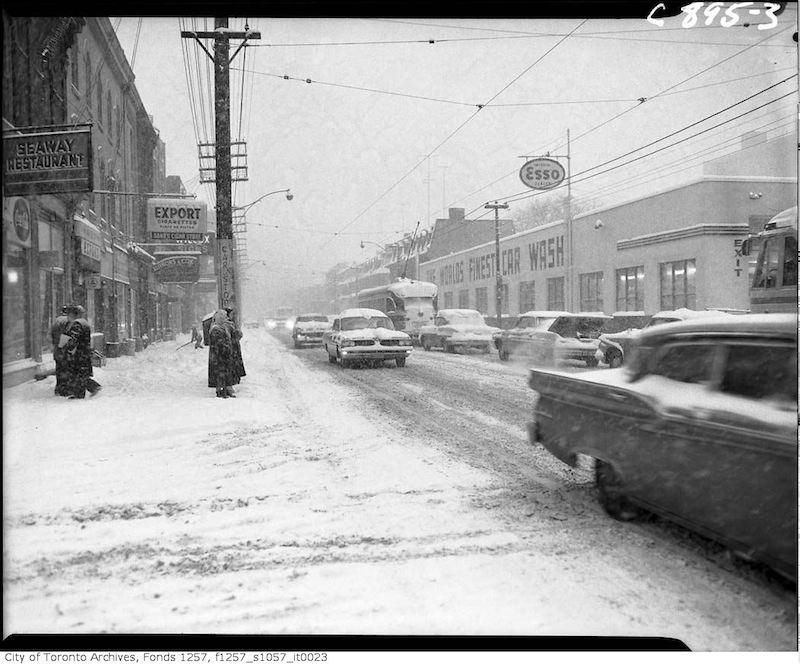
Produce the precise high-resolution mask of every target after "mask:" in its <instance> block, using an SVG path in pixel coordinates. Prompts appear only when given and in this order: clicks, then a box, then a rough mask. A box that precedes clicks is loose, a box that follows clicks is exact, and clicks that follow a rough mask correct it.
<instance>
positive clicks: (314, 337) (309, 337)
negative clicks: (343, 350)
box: [294, 332, 322, 344]
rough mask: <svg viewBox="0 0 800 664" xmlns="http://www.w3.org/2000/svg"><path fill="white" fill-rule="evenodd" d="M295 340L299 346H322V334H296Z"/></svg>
mask: <svg viewBox="0 0 800 664" xmlns="http://www.w3.org/2000/svg"><path fill="white" fill-rule="evenodd" d="M294 339H295V341H296V342H297V343H299V344H321V343H322V332H320V333H319V334H296V335H295V337H294Z"/></svg>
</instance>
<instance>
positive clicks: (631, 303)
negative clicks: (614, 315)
mask: <svg viewBox="0 0 800 664" xmlns="http://www.w3.org/2000/svg"><path fill="white" fill-rule="evenodd" d="M667 308H672V307H667ZM617 311H644V265H637V266H636V267H624V268H622V269H620V270H617Z"/></svg>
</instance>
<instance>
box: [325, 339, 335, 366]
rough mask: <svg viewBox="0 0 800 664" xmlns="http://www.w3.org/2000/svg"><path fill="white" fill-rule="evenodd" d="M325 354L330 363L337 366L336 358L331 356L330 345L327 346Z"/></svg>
mask: <svg viewBox="0 0 800 664" xmlns="http://www.w3.org/2000/svg"><path fill="white" fill-rule="evenodd" d="M325 352H326V353H327V354H328V362H330V363H331V364H336V356H335V355H331V352H330V351H329V350H328V345H327V344H326V345H325Z"/></svg>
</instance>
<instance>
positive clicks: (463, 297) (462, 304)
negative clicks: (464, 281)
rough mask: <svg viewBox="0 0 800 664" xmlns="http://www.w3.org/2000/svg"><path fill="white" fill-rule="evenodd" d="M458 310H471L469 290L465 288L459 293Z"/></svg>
mask: <svg viewBox="0 0 800 664" xmlns="http://www.w3.org/2000/svg"><path fill="white" fill-rule="evenodd" d="M458 308H459V309H469V289H468V288H463V289H461V290H460V291H458Z"/></svg>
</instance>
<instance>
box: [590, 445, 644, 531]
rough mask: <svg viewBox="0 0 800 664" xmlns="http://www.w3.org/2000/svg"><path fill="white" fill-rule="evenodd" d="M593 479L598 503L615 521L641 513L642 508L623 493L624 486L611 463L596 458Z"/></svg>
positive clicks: (629, 519) (627, 519)
mask: <svg viewBox="0 0 800 664" xmlns="http://www.w3.org/2000/svg"><path fill="white" fill-rule="evenodd" d="M594 479H595V483H596V484H597V493H598V497H599V499H600V505H602V507H603V509H604V510H605V511H606V514H608V515H609V516H610V517H612V518H613V519H617V521H632V520H633V519H635V518H637V517H638V516H640V515H641V513H642V510H641V509H639V508H638V507H636V506H635V505H633V504H632V503H631V502H630V501H629V500H628V498H627V497H626V496H625V493H624V486H623V484H622V480H621V479H620V477H619V475H617V471H615V470H614V467H613V466H612V465H611V464H608V463H606V462H605V461H601V460H600V459H596V460H595V463H594Z"/></svg>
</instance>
